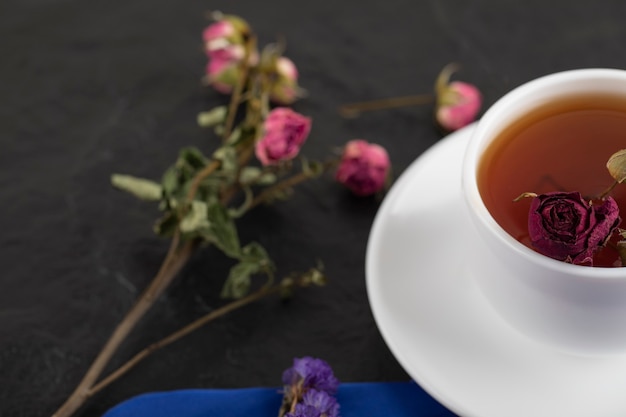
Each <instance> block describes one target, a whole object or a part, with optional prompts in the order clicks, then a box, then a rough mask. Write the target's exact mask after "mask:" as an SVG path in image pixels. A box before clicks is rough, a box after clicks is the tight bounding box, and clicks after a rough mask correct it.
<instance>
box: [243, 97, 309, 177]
mask: <svg viewBox="0 0 626 417" xmlns="http://www.w3.org/2000/svg"><path fill="white" fill-rule="evenodd" d="M263 128H264V134H263V137H262V138H261V139H260V140H259V141H258V142H257V143H256V145H255V154H256V156H257V158H258V159H259V161H261V163H262V164H263V165H275V164H278V163H279V162H282V161H288V160H291V159H293V158H295V157H296V156H297V155H298V152H300V148H301V147H302V145H303V144H304V141H305V140H306V139H307V137H308V135H309V132H310V131H311V119H310V118H308V117H305V116H303V115H301V114H300V113H296V112H295V111H293V110H291V109H290V108H287V107H277V108H275V109H274V110H272V111H271V112H270V113H269V114H268V115H267V118H266V119H265V122H264V124H263Z"/></svg>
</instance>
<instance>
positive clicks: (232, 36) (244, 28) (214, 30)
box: [202, 13, 250, 59]
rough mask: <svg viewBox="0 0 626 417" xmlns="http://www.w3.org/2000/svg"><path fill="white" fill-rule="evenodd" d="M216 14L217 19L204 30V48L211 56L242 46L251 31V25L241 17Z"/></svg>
mask: <svg viewBox="0 0 626 417" xmlns="http://www.w3.org/2000/svg"><path fill="white" fill-rule="evenodd" d="M214 15H215V17H216V20H217V21H216V22H215V23H213V24H212V25H210V26H208V27H207V28H206V29H204V31H203V32H202V39H203V40H204V48H205V50H206V52H207V54H208V55H209V56H210V57H214V56H215V55H220V54H222V53H223V52H224V51H223V50H224V49H228V48H230V47H232V46H242V45H243V44H244V42H245V38H246V37H247V36H248V34H249V33H250V26H249V25H248V23H247V22H246V21H245V20H243V19H241V18H240V17H237V16H233V15H222V14H221V13H216V14H214ZM222 58H223V56H222ZM242 58H243V56H242V57H241V58H240V59H242Z"/></svg>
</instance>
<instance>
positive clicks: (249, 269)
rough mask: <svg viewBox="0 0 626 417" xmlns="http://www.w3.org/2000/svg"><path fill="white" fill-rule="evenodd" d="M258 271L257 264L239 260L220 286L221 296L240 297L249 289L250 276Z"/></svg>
mask: <svg viewBox="0 0 626 417" xmlns="http://www.w3.org/2000/svg"><path fill="white" fill-rule="evenodd" d="M257 272H259V265H258V264H257V263H254V262H247V261H241V262H239V263H238V264H236V265H235V266H233V267H232V268H231V269H230V272H229V273H228V277H227V278H226V281H225V282H224V286H223V287H222V293H221V296H222V297H223V298H241V297H243V296H245V295H246V294H247V293H248V291H249V290H250V283H251V279H250V277H251V276H252V275H253V274H256V273H257Z"/></svg>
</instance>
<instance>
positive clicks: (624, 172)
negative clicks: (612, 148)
mask: <svg viewBox="0 0 626 417" xmlns="http://www.w3.org/2000/svg"><path fill="white" fill-rule="evenodd" d="M606 167H607V168H608V170H609V173H610V174H611V176H612V177H613V178H614V179H615V181H617V182H619V183H622V182H624V181H626V149H622V150H620V151H617V152H615V153H614V154H613V155H611V157H610V158H609V161H608V162H607V163H606Z"/></svg>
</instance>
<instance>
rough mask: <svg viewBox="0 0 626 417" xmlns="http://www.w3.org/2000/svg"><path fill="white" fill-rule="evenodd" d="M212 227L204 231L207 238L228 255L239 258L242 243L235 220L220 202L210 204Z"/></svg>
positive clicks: (209, 214) (208, 211) (208, 213)
mask: <svg viewBox="0 0 626 417" xmlns="http://www.w3.org/2000/svg"><path fill="white" fill-rule="evenodd" d="M207 215H208V221H209V224H210V227H209V228H208V230H207V231H206V232H205V233H204V237H205V239H207V240H209V241H211V242H213V243H214V244H215V246H217V247H218V248H220V249H221V250H222V251H223V252H224V253H225V254H226V255H228V256H230V257H232V258H239V257H240V255H241V245H240V243H239V236H238V235H237V227H236V226H235V222H234V221H233V219H232V218H231V217H230V216H229V215H228V211H227V210H226V208H225V207H224V206H222V205H221V204H220V203H219V202H214V203H213V204H210V205H209V206H208V209H207Z"/></svg>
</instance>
